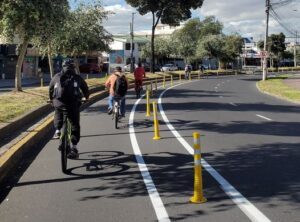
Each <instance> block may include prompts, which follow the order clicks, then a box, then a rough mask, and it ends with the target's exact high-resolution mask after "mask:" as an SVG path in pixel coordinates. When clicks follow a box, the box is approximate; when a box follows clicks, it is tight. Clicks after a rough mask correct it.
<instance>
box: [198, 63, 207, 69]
mask: <svg viewBox="0 0 300 222" xmlns="http://www.w3.org/2000/svg"><path fill="white" fill-rule="evenodd" d="M201 66H202V67H203V70H208V66H207V65H203V64H202V65H199V69H201Z"/></svg>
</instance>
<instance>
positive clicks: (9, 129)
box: [0, 104, 52, 139]
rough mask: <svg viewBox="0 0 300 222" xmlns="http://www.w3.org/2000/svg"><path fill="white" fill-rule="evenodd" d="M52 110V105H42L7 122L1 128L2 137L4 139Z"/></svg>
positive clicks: (0, 136)
mask: <svg viewBox="0 0 300 222" xmlns="http://www.w3.org/2000/svg"><path fill="white" fill-rule="evenodd" d="M51 110H52V107H51V105H50V104H46V105H42V106H40V107H38V108H36V109H34V110H32V111H29V112H28V113H26V114H24V115H22V116H19V117H17V118H15V119H13V120H11V121H9V122H8V123H5V124H4V126H3V127H1V128H0V139H4V138H5V137H7V136H9V135H11V134H12V133H13V132H14V131H15V130H16V129H20V128H22V127H24V126H25V125H28V124H30V123H32V122H34V121H36V117H37V116H45V114H49V113H50V111H51Z"/></svg>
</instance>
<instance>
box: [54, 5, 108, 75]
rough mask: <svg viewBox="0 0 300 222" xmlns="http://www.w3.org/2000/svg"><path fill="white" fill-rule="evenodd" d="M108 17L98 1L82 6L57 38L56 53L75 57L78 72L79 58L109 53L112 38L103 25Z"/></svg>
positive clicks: (55, 40)
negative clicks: (97, 52) (92, 53)
mask: <svg viewBox="0 0 300 222" xmlns="http://www.w3.org/2000/svg"><path fill="white" fill-rule="evenodd" d="M106 16H107V12H106V11H104V9H103V7H102V6H101V4H100V2H98V1H96V2H95V3H93V4H86V5H84V4H80V5H79V6H78V8H76V9H75V10H74V11H72V12H70V14H69V16H68V18H67V20H66V21H65V22H64V24H63V30H64V31H63V32H61V33H60V34H59V35H57V36H55V39H54V41H53V49H54V51H55V52H59V53H62V54H64V55H70V56H72V57H74V59H75V61H76V64H77V70H78V71H79V69H78V62H77V56H79V55H82V54H84V53H85V54H88V53H89V52H91V51H109V43H110V42H111V41H112V36H111V34H110V33H108V32H107V31H106V30H105V29H104V28H103V26H102V25H101V24H102V20H103V19H105V18H106Z"/></svg>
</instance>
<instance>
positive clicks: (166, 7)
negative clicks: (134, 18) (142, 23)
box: [126, 0, 203, 72]
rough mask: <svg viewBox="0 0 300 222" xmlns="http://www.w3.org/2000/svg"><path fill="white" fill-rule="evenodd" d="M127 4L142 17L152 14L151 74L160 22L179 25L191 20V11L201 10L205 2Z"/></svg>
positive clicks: (149, 0) (131, 1) (155, 0)
mask: <svg viewBox="0 0 300 222" xmlns="http://www.w3.org/2000/svg"><path fill="white" fill-rule="evenodd" d="M126 2H127V3H128V4H130V5H131V6H132V7H135V8H137V11H138V12H139V13H140V14H141V15H145V14H147V13H151V14H152V35H151V72H153V71H154V53H155V48H154V35H155V29H156V26H157V24H158V23H159V21H161V23H162V24H168V25H173V26H175V25H179V23H180V22H182V21H185V20H187V19H189V18H191V14H192V13H191V11H190V9H197V8H200V7H201V6H202V4H203V0H189V1H182V0H172V1H170V0H126Z"/></svg>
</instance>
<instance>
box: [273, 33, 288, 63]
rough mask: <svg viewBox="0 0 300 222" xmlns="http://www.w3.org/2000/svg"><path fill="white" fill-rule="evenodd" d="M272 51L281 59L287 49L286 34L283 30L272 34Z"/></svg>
mask: <svg viewBox="0 0 300 222" xmlns="http://www.w3.org/2000/svg"><path fill="white" fill-rule="evenodd" d="M269 43H270V51H271V52H272V53H273V54H274V55H275V56H276V57H277V59H281V58H282V55H283V52H284V51H285V50H286V46H285V35H284V34H283V33H282V32H281V33H279V34H272V35H271V36H270V41H269Z"/></svg>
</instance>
